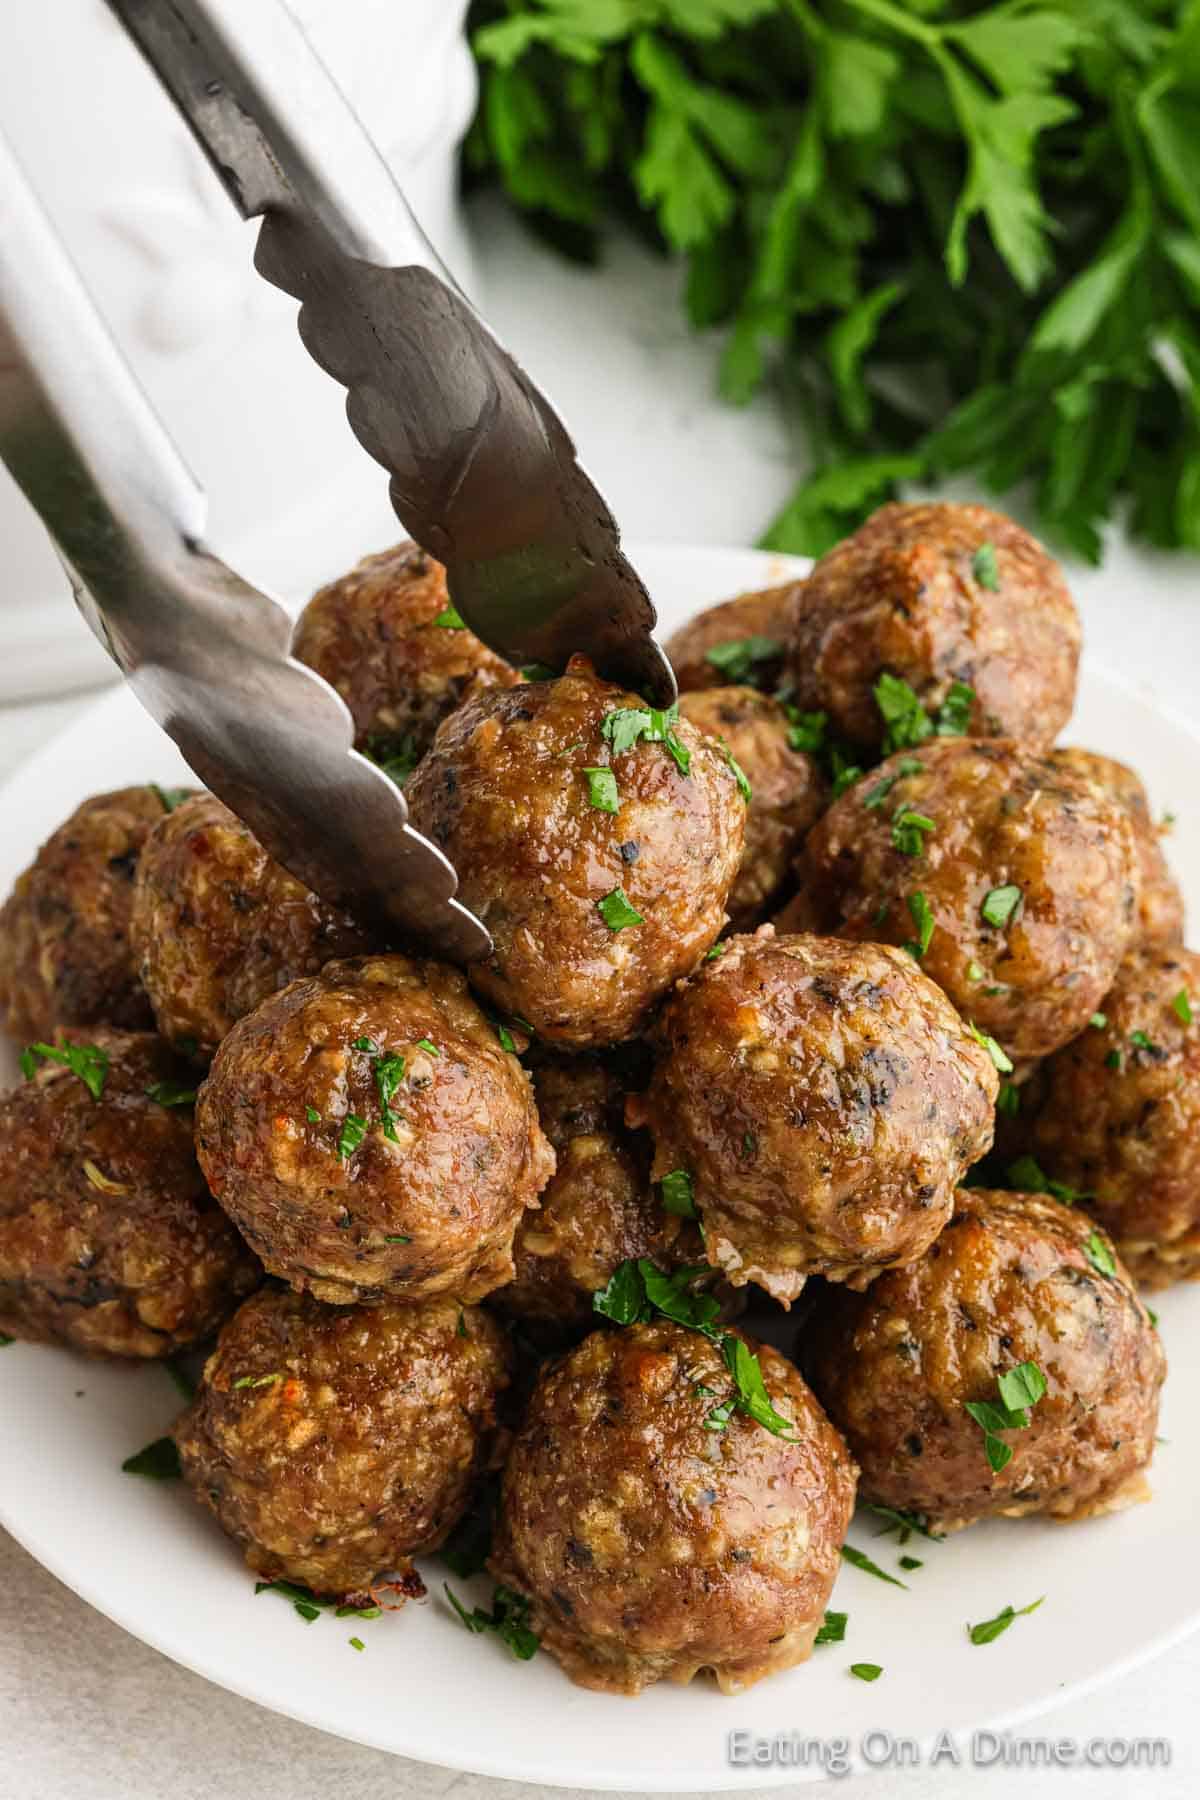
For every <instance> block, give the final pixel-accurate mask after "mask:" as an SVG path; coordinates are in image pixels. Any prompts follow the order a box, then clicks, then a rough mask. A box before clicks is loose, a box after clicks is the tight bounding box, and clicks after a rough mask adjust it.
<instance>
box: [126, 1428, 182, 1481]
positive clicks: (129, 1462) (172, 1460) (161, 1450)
mask: <svg viewBox="0 0 1200 1800" xmlns="http://www.w3.org/2000/svg"><path fill="white" fill-rule="evenodd" d="M121 1468H122V1470H123V1471H124V1473H125V1474H126V1475H144V1476H145V1477H146V1478H147V1480H149V1481H178V1480H179V1478H180V1477H181V1476H182V1474H183V1466H182V1464H181V1463H180V1461H179V1451H178V1450H177V1449H176V1447H175V1439H174V1438H169V1437H160V1438H155V1440H154V1442H153V1443H152V1444H147V1445H146V1448H145V1449H144V1450H139V1451H138V1452H137V1453H136V1455H134V1456H127V1457H126V1458H125V1461H124V1462H123V1463H122V1464H121Z"/></svg>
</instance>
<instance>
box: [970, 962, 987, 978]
mask: <svg viewBox="0 0 1200 1800" xmlns="http://www.w3.org/2000/svg"><path fill="white" fill-rule="evenodd" d="M983 976H984V971H983V969H982V968H981V967H980V966H979V964H978V963H977V962H969V963H968V964H967V980H968V981H982V980H983Z"/></svg>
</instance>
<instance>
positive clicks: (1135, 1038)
mask: <svg viewBox="0 0 1200 1800" xmlns="http://www.w3.org/2000/svg"><path fill="white" fill-rule="evenodd" d="M1129 1041H1130V1043H1131V1044H1132V1045H1133V1046H1134V1048H1135V1049H1137V1050H1146V1051H1148V1052H1149V1053H1150V1055H1151V1056H1153V1055H1154V1054H1155V1052H1156V1050H1157V1048H1158V1047H1157V1045H1156V1044H1155V1043H1154V1042H1153V1041H1152V1040H1151V1039H1150V1038H1149V1037H1147V1035H1146V1033H1145V1032H1144V1031H1131V1032H1130V1034H1129Z"/></svg>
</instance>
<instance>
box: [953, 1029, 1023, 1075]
mask: <svg viewBox="0 0 1200 1800" xmlns="http://www.w3.org/2000/svg"><path fill="white" fill-rule="evenodd" d="M964 1023H965V1025H966V1027H967V1030H968V1031H969V1032H970V1034H971V1036H972V1037H973V1038H974V1039H975V1042H976V1043H977V1044H979V1045H980V1046H981V1048H982V1049H984V1050H986V1051H987V1053H988V1055H989V1056H990V1057H991V1059H992V1062H993V1063H994V1064H995V1066H996V1068H997V1069H999V1071H1000V1073H1001V1075H1011V1074H1012V1072H1013V1064H1012V1058H1011V1056H1009V1054H1008V1052H1007V1051H1005V1050H1002V1049H1001V1048H1000V1046H999V1044H998V1043H997V1042H996V1040H995V1038H994V1037H991V1036H990V1035H989V1034H988V1033H987V1032H986V1031H980V1029H979V1027H978V1025H975V1024H972V1022H971V1020H970V1019H967V1020H965V1021H964Z"/></svg>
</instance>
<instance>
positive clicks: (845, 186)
mask: <svg viewBox="0 0 1200 1800" xmlns="http://www.w3.org/2000/svg"><path fill="white" fill-rule="evenodd" d="M471 20H472V24H473V27H474V31H473V39H472V41H473V44H474V49H475V54H476V57H477V60H478V63H479V69H480V76H481V92H480V103H479V110H478V113H477V116H476V119H475V123H474V126H473V129H472V132H471V135H470V138H469V141H468V147H467V163H468V171H469V173H470V174H471V176H472V177H473V178H474V179H475V181H477V182H480V181H490V182H492V183H495V184H498V185H499V186H500V188H501V189H502V190H503V192H504V193H505V194H506V195H507V197H508V199H509V200H510V201H511V203H512V204H513V205H514V206H515V207H517V208H519V209H520V211H521V212H522V213H523V214H524V215H525V216H526V217H527V218H528V219H529V220H530V221H531V223H532V224H533V225H534V226H535V228H537V229H538V230H540V231H541V232H542V234H543V235H544V236H546V237H547V238H549V239H550V240H551V241H552V242H553V243H555V244H556V245H557V247H558V248H559V249H560V250H562V251H564V252H565V253H566V254H568V255H570V256H572V257H574V258H575V259H577V260H580V261H592V260H595V259H596V258H597V256H598V254H599V249H600V244H601V240H602V238H603V237H604V236H605V234H606V233H607V231H608V230H609V228H610V222H611V221H612V220H613V219H614V218H616V217H620V216H625V217H628V216H630V215H631V214H632V215H640V223H641V225H642V227H643V229H645V230H646V231H648V232H650V233H651V234H652V235H653V236H654V237H655V238H656V239H657V240H658V241H659V243H660V244H662V245H663V246H664V247H665V248H667V249H668V250H669V251H672V252H674V253H675V254H676V255H678V256H679V257H680V258H681V259H682V260H683V261H684V262H685V263H686V276H687V279H686V283H685V284H684V293H685V305H686V310H687V314H688V317H689V319H690V321H691V323H692V325H693V326H695V327H696V328H697V329H704V330H711V328H713V327H719V328H721V329H722V331H723V334H724V335H723V340H722V341H723V350H722V353H721V367H720V386H721V390H722V392H723V394H724V395H725V397H726V398H727V399H728V400H730V401H731V402H734V403H742V402H745V401H746V400H748V399H749V398H750V396H751V395H752V394H754V392H755V391H756V390H758V389H760V388H762V387H763V386H765V385H767V384H768V383H770V384H772V385H774V386H776V387H778V389H779V391H780V392H781V393H782V394H783V395H785V396H786V397H787V398H788V399H789V400H790V401H791V402H792V404H793V405H794V406H795V408H796V409H797V411H798V412H799V413H800V415H801V417H802V419H803V422H804V425H805V427H806V430H807V434H808V439H809V450H810V453H811V473H809V474H808V475H807V476H806V477H805V479H804V480H802V481H801V482H800V484H799V485H798V487H797V488H796V490H795V492H794V493H793V494H792V495H791V497H790V499H789V500H788V501H787V503H786V505H785V506H784V507H783V509H782V511H781V512H780V513H779V514H778V516H777V517H776V519H775V520H774V522H773V523H772V524H771V525H770V527H769V529H768V530H767V532H766V534H765V537H764V542H765V543H766V544H767V545H768V546H769V547H771V548H774V549H779V550H790V551H801V552H807V553H811V554H819V553H820V552H822V551H824V550H826V549H828V548H829V546H830V545H831V544H833V543H835V542H837V540H838V539H839V538H841V537H843V536H844V535H845V534H846V532H847V531H849V530H851V529H852V528H853V527H854V526H855V525H856V524H857V523H858V522H859V521H860V520H861V519H862V518H863V517H864V516H865V515H866V514H867V513H868V512H870V511H871V510H873V509H874V507H876V506H877V505H879V503H880V502H881V501H883V500H885V499H887V498H889V497H891V496H892V495H893V494H894V493H895V491H896V488H897V485H898V484H900V483H905V482H910V481H917V480H925V479H930V478H932V479H938V478H941V477H943V476H946V475H950V474H953V473H955V472H957V471H960V470H969V471H970V472H971V473H972V474H973V475H974V476H975V477H976V478H978V479H979V480H980V481H981V482H982V483H983V485H984V486H986V487H988V488H990V489H992V490H994V491H995V492H996V493H1000V494H1003V493H1007V492H1009V491H1010V490H1012V489H1013V488H1015V487H1017V486H1018V485H1021V484H1025V485H1026V486H1027V487H1028V488H1029V489H1030V490H1031V495H1032V499H1033V503H1034V506H1035V508H1036V511H1037V513H1038V514H1039V515H1040V519H1041V523H1042V525H1043V527H1044V528H1045V529H1046V531H1047V532H1048V533H1049V535H1050V536H1051V537H1052V538H1053V539H1054V540H1056V541H1057V542H1058V543H1061V544H1064V545H1066V546H1068V547H1069V548H1070V549H1072V550H1073V551H1075V552H1076V553H1077V554H1079V555H1082V556H1084V557H1087V558H1089V559H1091V560H1098V559H1099V556H1100V550H1101V538H1100V533H1101V529H1102V527H1103V525H1104V523H1105V521H1106V520H1107V518H1108V517H1109V516H1110V515H1111V514H1112V513H1113V511H1114V509H1115V508H1116V507H1117V506H1118V504H1119V503H1121V504H1124V503H1127V516H1128V524H1129V528H1130V529H1131V531H1132V532H1133V534H1134V535H1135V536H1136V537H1139V538H1142V539H1144V540H1145V541H1147V542H1149V543H1152V544H1156V545H1161V546H1165V547H1170V546H1183V547H1187V548H1191V549H1196V548H1200V498H1198V496H1200V133H1198V132H1197V129H1196V108H1197V92H1198V88H1200V81H1198V78H1197V75H1196V51H1195V33H1196V24H1195V10H1194V7H1192V6H1190V5H1187V4H1181V3H1179V0H981V3H976V0H972V4H971V5H970V6H967V5H965V4H962V3H960V0H910V3H908V4H905V3H903V0H475V4H474V6H473V9H472V14H471ZM963 563H964V566H963V578H964V579H965V580H973V581H974V582H975V583H976V584H977V585H978V586H979V587H980V588H981V589H983V590H984V591H987V592H991V593H995V594H998V595H1000V596H1001V597H1002V595H1003V578H1002V574H1001V570H1000V568H999V565H998V559H997V553H996V546H995V544H994V543H992V542H991V541H990V540H985V541H982V542H980V543H978V544H977V545H976V546H975V547H974V548H973V550H969V551H968V552H967V553H966V555H965V556H964V559H963Z"/></svg>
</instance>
